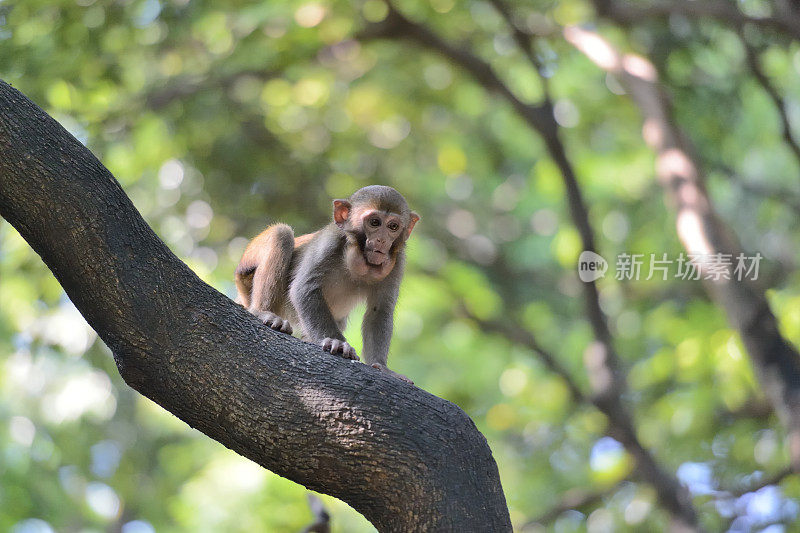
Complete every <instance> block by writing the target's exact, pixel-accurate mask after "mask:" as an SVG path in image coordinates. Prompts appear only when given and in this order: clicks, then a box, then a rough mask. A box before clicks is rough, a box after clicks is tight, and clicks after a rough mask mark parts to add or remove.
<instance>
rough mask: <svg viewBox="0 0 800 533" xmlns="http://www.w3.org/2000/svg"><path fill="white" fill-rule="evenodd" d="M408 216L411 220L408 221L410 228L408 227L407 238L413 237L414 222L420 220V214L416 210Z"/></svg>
mask: <svg viewBox="0 0 800 533" xmlns="http://www.w3.org/2000/svg"><path fill="white" fill-rule="evenodd" d="M408 218H409V219H410V220H409V223H408V228H406V239H408V238H409V237H411V230H412V229H414V224H416V223H417V222H419V215H418V214H416V213H415V212H414V211H411V213H409V214H408Z"/></svg>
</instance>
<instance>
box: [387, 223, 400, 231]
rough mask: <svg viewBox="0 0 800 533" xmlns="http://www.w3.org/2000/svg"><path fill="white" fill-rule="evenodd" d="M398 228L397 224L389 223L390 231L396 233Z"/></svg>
mask: <svg viewBox="0 0 800 533" xmlns="http://www.w3.org/2000/svg"><path fill="white" fill-rule="evenodd" d="M399 227H400V224H398V223H397V222H390V223H389V229H390V230H391V231H397V229H398V228H399Z"/></svg>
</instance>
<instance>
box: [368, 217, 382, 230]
mask: <svg viewBox="0 0 800 533" xmlns="http://www.w3.org/2000/svg"><path fill="white" fill-rule="evenodd" d="M369 225H370V226H372V227H373V228H377V227H378V226H380V225H381V220H380V219H379V218H371V219H369Z"/></svg>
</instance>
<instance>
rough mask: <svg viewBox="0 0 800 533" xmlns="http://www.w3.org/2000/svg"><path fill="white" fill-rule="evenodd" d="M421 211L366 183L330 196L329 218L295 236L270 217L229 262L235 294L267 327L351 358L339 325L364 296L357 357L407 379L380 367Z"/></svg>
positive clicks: (353, 355)
mask: <svg viewBox="0 0 800 533" xmlns="http://www.w3.org/2000/svg"><path fill="white" fill-rule="evenodd" d="M419 219H420V217H419V215H418V214H416V213H415V212H413V211H411V210H410V209H409V206H408V203H407V202H406V199H405V198H404V197H403V195H402V194H400V193H399V192H397V191H396V190H395V189H393V188H391V187H387V186H383V185H370V186H367V187H363V188H361V189H359V190H357V191H356V192H354V193H353V194H352V195H351V196H350V198H348V199H340V200H333V221H332V222H330V223H329V224H328V225H327V226H325V227H323V228H322V229H320V230H318V231H316V232H314V233H309V234H306V235H301V236H299V237H295V236H294V231H293V230H292V228H291V227H290V226H288V225H286V224H281V223H278V224H274V225H271V226H269V227H267V228H266V229H265V230H264V231H263V232H261V233H260V234H259V235H258V236H256V237H255V238H254V239H253V240H252V241H250V243H249V244H248V245H247V247H246V248H245V251H244V254H243V255H242V259H241V261H240V262H239V265H238V266H237V268H236V272H235V281H236V290H237V293H238V301H239V303H240V304H242V305H243V306H244V307H245V308H246V309H247V310H248V311H250V312H251V313H252V314H254V315H255V316H257V317H258V318H259V319H260V320H261V321H262V322H263V323H264V324H266V325H267V326H269V327H270V328H272V329H275V330H278V331H282V332H284V333H289V334H291V333H292V332H293V328H292V324H294V325H296V326H299V327H300V329H301V331H302V338H303V339H305V340H308V341H311V342H313V343H315V344H319V345H320V346H322V348H323V350H325V351H327V352H330V353H331V354H336V355H340V356H342V357H344V358H346V359H352V360H358V359H359V358H358V355H356V351H355V349H353V347H352V346H351V345H350V344H349V343H348V342H347V340H346V339H345V338H344V335H343V334H342V331H343V330H344V328H345V325H346V324H347V318H348V316H349V314H350V312H351V311H352V310H353V308H354V307H355V306H356V305H357V304H358V303H360V302H364V301H365V302H366V305H367V309H366V312H365V314H364V320H363V322H362V324H361V332H362V335H363V341H364V353H363V356H364V362H365V363H366V364H368V365H370V366H372V367H373V368H376V369H378V370H380V371H382V372H386V373H388V374H390V375H393V376H396V377H398V378H400V379H402V380H404V381H408V382H410V383H411V380H410V379H409V378H407V377H406V376H404V375H402V374H398V373H396V372H394V371H392V370H390V369H389V368H388V367H387V366H386V362H387V358H388V354H389V343H390V342H391V337H392V328H393V319H394V308H395V304H396V302H397V295H398V292H399V289H400V281H401V280H402V277H403V270H404V267H405V246H406V241H407V240H408V238H409V237H410V236H411V230H413V229H414V225H415V224H416V223H417V222H418V221H419Z"/></svg>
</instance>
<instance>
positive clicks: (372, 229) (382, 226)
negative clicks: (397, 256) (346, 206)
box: [355, 209, 405, 266]
mask: <svg viewBox="0 0 800 533" xmlns="http://www.w3.org/2000/svg"><path fill="white" fill-rule="evenodd" d="M355 215H356V219H357V220H358V221H359V222H360V224H358V223H357V224H356V226H358V225H360V226H361V231H362V232H363V233H364V236H365V237H366V239H365V241H364V259H366V261H367V263H368V264H370V265H372V266H381V265H383V264H384V263H386V262H387V261H389V259H390V254H389V252H390V251H391V249H392V245H393V244H394V242H395V241H396V240H397V239H399V238H401V236H402V235H403V230H404V229H405V225H404V224H403V219H402V218H401V216H400V215H398V214H397V213H391V212H387V211H378V210H377V209H367V210H364V211H362V212H360V213H355Z"/></svg>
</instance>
